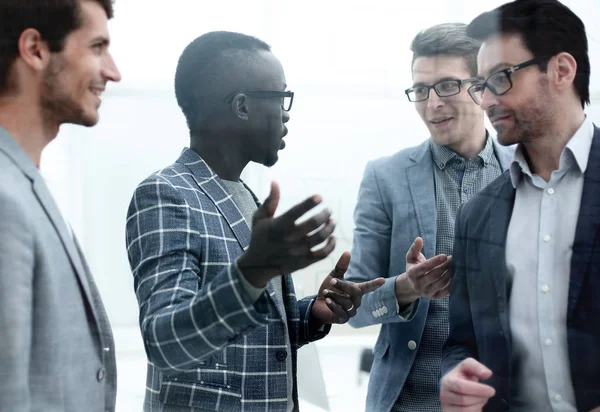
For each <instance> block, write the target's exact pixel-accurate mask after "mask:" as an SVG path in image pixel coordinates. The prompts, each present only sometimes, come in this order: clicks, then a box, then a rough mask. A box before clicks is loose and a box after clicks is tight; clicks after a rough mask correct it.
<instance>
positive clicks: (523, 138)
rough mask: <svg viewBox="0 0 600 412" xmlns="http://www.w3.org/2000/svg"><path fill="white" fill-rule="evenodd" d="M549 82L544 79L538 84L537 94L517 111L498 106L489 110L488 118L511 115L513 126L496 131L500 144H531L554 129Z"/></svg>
mask: <svg viewBox="0 0 600 412" xmlns="http://www.w3.org/2000/svg"><path fill="white" fill-rule="evenodd" d="M547 84H548V81H547V80H546V79H544V78H542V79H540V81H539V82H538V88H537V90H538V91H537V93H536V94H535V95H534V96H533V97H532V98H530V99H529V100H528V101H526V102H524V103H523V104H521V107H520V108H518V109H516V110H507V109H503V108H501V107H498V106H494V107H491V108H490V109H489V110H488V116H489V117H493V116H495V115H497V114H506V115H511V117H512V120H513V124H512V125H510V126H506V125H503V124H499V125H498V126H494V129H496V133H497V137H498V142H499V143H500V144H502V145H503V146H510V145H513V144H516V143H529V142H532V141H534V140H536V139H538V138H539V137H542V136H544V135H545V134H546V133H547V132H548V130H549V129H551V128H552V119H553V118H554V115H555V110H554V106H553V105H552V103H551V102H552V97H551V96H550V94H549V93H548V88H547Z"/></svg>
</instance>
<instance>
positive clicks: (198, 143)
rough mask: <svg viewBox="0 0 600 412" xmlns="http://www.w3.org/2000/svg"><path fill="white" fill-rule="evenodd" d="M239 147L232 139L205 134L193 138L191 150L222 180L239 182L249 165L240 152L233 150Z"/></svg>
mask: <svg viewBox="0 0 600 412" xmlns="http://www.w3.org/2000/svg"><path fill="white" fill-rule="evenodd" d="M236 147H239V145H236V144H235V143H233V142H232V141H231V140H230V139H224V138H223V136H222V135H219V136H215V135H207V134H203V135H202V136H199V137H194V138H192V141H191V145H190V148H191V149H192V150H193V151H194V152H196V153H198V155H199V156H200V157H201V158H202V159H203V160H204V161H205V162H206V164H208V166H210V168H211V169H212V170H213V171H214V172H215V173H216V174H217V176H219V177H220V178H221V179H225V180H232V181H238V180H240V175H241V174H242V171H243V170H244V168H245V167H246V165H247V164H248V163H249V160H248V159H246V158H245V157H244V156H243V155H242V153H241V151H240V150H232V148H236Z"/></svg>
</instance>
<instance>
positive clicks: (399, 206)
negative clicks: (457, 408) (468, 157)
mask: <svg viewBox="0 0 600 412" xmlns="http://www.w3.org/2000/svg"><path fill="white" fill-rule="evenodd" d="M429 147H430V146H429V140H426V141H425V142H424V143H422V144H420V145H419V146H417V147H412V148H409V149H405V150H402V151H400V152H398V153H396V154H394V155H392V156H388V157H383V158H380V159H376V160H373V161H371V162H369V163H368V164H367V167H366V168H365V173H364V177H363V180H362V182H361V185H360V190H359V194H358V202H357V205H356V209H355V211H354V221H355V226H356V228H355V229H354V244H353V247H352V260H351V261H350V267H349V268H348V271H347V272H346V276H345V277H346V279H348V280H351V281H354V282H364V281H367V280H371V279H375V278H377V277H379V276H383V277H385V278H386V283H385V284H384V285H383V286H382V287H381V288H379V289H377V290H376V291H375V292H373V293H369V294H367V295H365V296H364V297H363V299H362V305H361V307H360V308H359V309H358V311H357V314H356V316H355V317H353V318H351V319H350V321H349V323H350V324H351V325H352V326H354V327H363V326H369V325H375V324H382V327H381V330H380V333H379V338H378V339H377V343H376V344H375V348H374V349H373V354H374V355H375V360H374V363H373V366H372V368H371V376H370V378H369V390H368V393H367V407H366V410H367V411H389V410H390V409H391V408H392V406H393V405H394V403H395V402H396V399H398V396H399V395H400V391H401V390H402V387H403V386H404V383H405V381H406V378H407V376H408V373H409V372H410V369H411V367H412V364H413V362H414V360H415V356H416V354H417V351H416V349H417V348H418V347H419V345H420V342H421V335H422V334H423V329H424V327H425V322H426V321H427V311H428V309H429V299H425V298H421V299H419V300H418V301H417V308H416V311H415V313H414V315H413V317H412V318H411V319H410V320H408V321H403V320H402V319H401V318H400V317H399V316H398V314H397V313H396V294H395V279H396V276H398V275H400V274H401V273H404V272H405V271H406V252H407V251H408V249H409V248H410V245H411V244H412V243H413V242H414V240H415V238H416V237H417V236H420V237H422V238H423V254H424V255H425V256H426V257H427V258H430V257H433V256H435V250H436V233H437V210H436V203H435V182H434V169H433V167H434V164H433V160H432V158H431V151H430V149H429ZM494 152H495V154H496V158H497V159H498V162H499V163H500V167H501V169H502V170H506V168H507V167H508V165H509V163H510V159H511V156H512V153H513V152H512V149H511V148H506V147H502V146H500V145H499V144H498V143H497V142H496V140H494Z"/></svg>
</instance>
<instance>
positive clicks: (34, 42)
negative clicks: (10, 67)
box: [18, 29, 51, 71]
mask: <svg viewBox="0 0 600 412" xmlns="http://www.w3.org/2000/svg"><path fill="white" fill-rule="evenodd" d="M18 49H19V57H20V58H21V60H22V61H23V62H24V63H25V64H26V65H27V66H28V67H30V68H31V69H32V70H35V71H42V70H44V68H46V66H48V64H49V62H50V56H51V53H50V49H49V48H48V43H47V42H46V41H45V40H44V39H42V35H41V34H40V32H39V31H37V30H36V29H26V30H24V31H23V33H21V35H20V36H19V43H18Z"/></svg>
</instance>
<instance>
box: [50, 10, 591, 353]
mask: <svg viewBox="0 0 600 412" xmlns="http://www.w3.org/2000/svg"><path fill="white" fill-rule="evenodd" d="M502 3H503V1H497V0H450V1H446V0H422V1H419V2H404V1H402V2H400V1H398V0H380V1H366V0H364V1H363V0H361V1H359V0H328V1H317V0H314V1H306V0H304V1H300V0H294V1H292V0H289V1H281V0H253V1H223V0H219V1H217V0H213V1H198V0H171V1H170V2H168V3H167V2H164V1H160V2H159V1H155V0H117V2H116V5H115V10H116V17H115V19H114V20H113V21H111V23H110V29H111V34H112V39H113V46H112V51H113V55H114V57H115V60H116V62H117V65H118V66H119V67H120V69H121V72H122V74H123V82H122V83H121V84H119V85H112V84H111V85H109V87H108V92H107V93H106V94H105V96H104V99H103V100H104V102H103V105H102V108H101V121H100V124H99V125H98V126H96V127H94V128H91V129H85V128H81V127H72V126H64V127H63V128H62V129H61V132H60V135H59V137H58V138H57V139H56V141H55V142H53V143H52V144H51V145H50V146H49V147H48V149H47V150H46V152H45V153H44V157H43V162H42V169H43V173H44V174H45V175H46V176H47V178H48V180H49V184H50V186H51V190H52V191H53V192H54V194H55V196H56V198H57V201H58V203H59V206H60V207H61V209H62V210H63V212H64V213H65V215H66V216H67V218H68V219H69V220H70V221H71V222H72V225H73V228H74V230H75V232H76V233H77V235H78V236H79V237H80V239H81V242H82V245H83V248H84V250H85V252H86V255H87V257H88V259H89V262H90V265H91V267H92V270H93V273H94V276H95V278H96V281H97V283H98V286H99V288H100V291H101V293H102V297H103V299H104V302H105V304H106V307H107V311H108V314H109V317H110V319H111V321H112V323H113V325H114V326H115V327H117V328H118V327H125V328H127V327H132V328H133V330H136V327H137V316H138V309H137V303H136V301H135V295H134V292H133V281H132V276H131V273H130V271H129V266H128V263H127V257H126V253H125V241H124V239H125V234H124V227H125V216H126V212H127V206H128V203H129V200H130V197H131V195H132V193H133V190H134V189H135V187H136V185H137V184H138V183H139V182H140V181H141V180H142V179H143V178H144V177H146V176H147V175H148V174H149V173H151V172H152V171H154V170H156V169H159V168H161V167H163V166H165V165H168V164H170V163H172V162H173V161H174V160H175V159H176V158H177V156H178V154H179V153H180V151H181V149H182V148H183V147H184V146H186V145H187V144H188V137H187V130H186V126H185V121H184V118H183V116H182V115H181V113H180V111H179V108H178V107H177V104H176V102H175V98H174V94H173V91H172V83H173V76H174V71H175V66H176V62H177V59H178V57H179V55H180V53H181V51H182V50H183V48H184V47H185V46H186V45H187V44H188V43H189V42H190V41H191V40H193V39H194V38H195V37H197V36H199V35H200V34H202V33H205V32H207V31H212V30H232V31H239V32H243V33H246V34H252V35H255V36H257V37H259V38H261V39H263V40H265V41H267V42H268V43H270V44H271V45H272V46H273V52H274V53H275V54H276V55H277V56H278V57H279V58H280V59H281V61H282V63H283V65H284V68H285V70H286V75H287V80H288V82H287V83H288V84H289V85H290V90H293V91H295V92H296V98H295V101H294V108H293V110H292V112H291V121H290V122H289V123H288V126H289V130H290V132H289V135H288V137H287V138H286V141H287V147H286V149H285V150H284V151H283V152H281V155H280V162H279V163H278V164H277V165H276V166H275V167H273V168H271V169H266V168H263V167H259V166H255V165H253V166H251V167H249V168H248V169H247V170H246V172H245V173H244V175H243V177H244V178H245V179H246V181H247V182H249V183H250V185H251V186H252V187H253V188H254V189H255V191H256V192H257V194H258V195H259V197H261V198H263V197H264V196H266V194H267V193H266V192H267V190H268V186H269V182H270V180H271V179H275V180H277V181H278V182H279V183H280V186H281V190H282V202H281V204H280V210H285V209H287V208H288V207H289V206H291V205H292V204H294V203H296V202H297V201H299V200H301V199H303V198H304V197H306V196H309V195H311V194H313V193H320V194H322V195H323V196H324V198H325V201H326V204H327V205H328V206H330V207H331V208H332V209H333V210H334V214H335V217H336V219H337V221H338V229H337V237H338V247H337V249H336V251H335V252H334V256H333V257H332V258H330V259H328V261H326V262H322V263H320V264H318V265H314V266H313V267H311V268H309V269H306V270H304V271H302V272H299V273H297V274H296V275H295V280H296V284H297V287H298V289H300V291H301V293H304V294H309V293H314V292H315V291H316V288H317V287H318V284H319V283H320V280H321V278H322V277H324V276H325V274H326V273H327V272H328V271H329V270H330V269H331V268H332V267H333V265H334V263H335V260H336V259H337V257H338V256H339V255H340V254H341V253H342V252H343V251H344V250H346V249H349V248H350V246H351V243H352V228H353V222H352V212H353V209H354V204H355V201H356V193H357V191H358V185H359V183H360V179H361V176H362V171H363V168H364V165H365V163H366V162H367V161H368V160H369V159H372V158H375V157H379V156H383V155H388V154H391V153H393V152H396V151H398V150H400V149H402V148H404V147H408V146H412V145H415V144H417V143H419V142H421V141H422V140H424V139H425V138H427V130H426V128H425V126H424V125H422V123H421V121H420V120H419V118H418V116H417V114H416V112H415V111H414V108H413V106H412V105H411V104H410V103H409V102H407V101H406V100H405V98H404V96H403V93H402V90H404V89H405V88H406V87H408V86H409V85H410V84H411V77H410V60H411V53H410V51H409V44H410V41H411V40H412V38H413V36H414V35H415V34H416V33H417V32H418V31H419V30H420V29H423V28H424V27H428V26H431V25H433V24H437V23H441V22H447V21H462V22H468V21H470V20H471V19H472V18H473V17H475V16H476V15H477V14H479V13H480V12H482V11H485V10H488V9H491V8H493V7H495V6H497V5H499V4H502ZM564 3H566V4H567V5H569V6H570V7H572V9H573V10H574V11H575V12H576V13H578V15H579V16H581V17H582V19H583V20H584V22H585V23H586V26H587V29H588V35H589V39H590V55H591V60H592V67H593V75H592V91H593V96H594V103H593V104H592V107H591V108H590V109H589V110H588V112H589V113H590V114H591V115H592V118H593V119H596V121H597V122H600V109H599V107H600V80H599V79H598V76H597V75H596V73H598V69H597V68H598V67H599V65H600V41H599V40H598V39H600V29H599V28H598V25H597V24H594V23H595V22H596V21H598V20H599V18H600V3H598V2H596V1H594V0H571V1H564ZM398 253H405V251H398ZM376 330H377V328H370V329H366V330H359V331H356V330H353V329H351V328H349V327H338V328H337V329H335V331H336V333H338V334H357V333H367V334H372V333H375V332H376ZM138 349H141V348H138Z"/></svg>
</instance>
